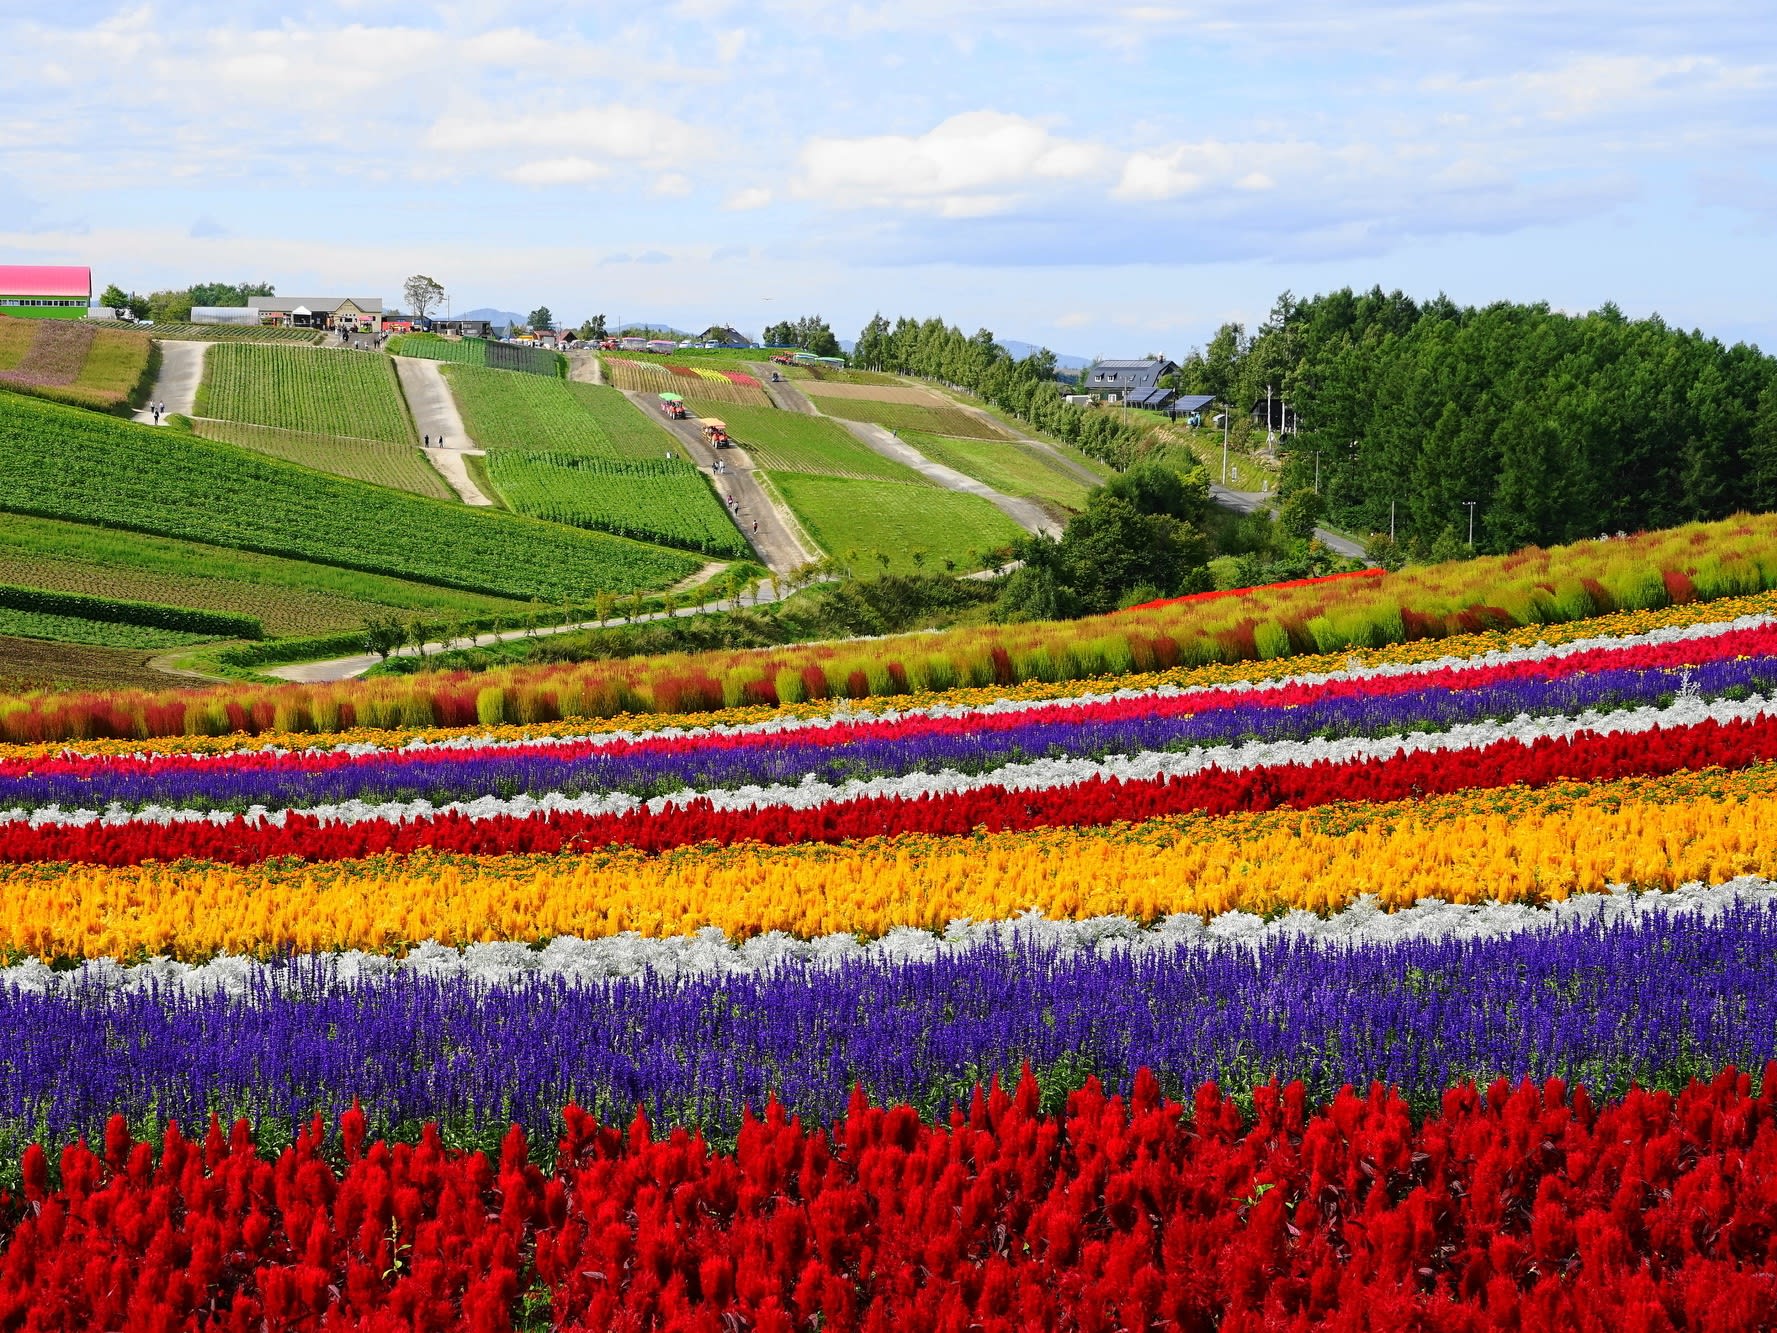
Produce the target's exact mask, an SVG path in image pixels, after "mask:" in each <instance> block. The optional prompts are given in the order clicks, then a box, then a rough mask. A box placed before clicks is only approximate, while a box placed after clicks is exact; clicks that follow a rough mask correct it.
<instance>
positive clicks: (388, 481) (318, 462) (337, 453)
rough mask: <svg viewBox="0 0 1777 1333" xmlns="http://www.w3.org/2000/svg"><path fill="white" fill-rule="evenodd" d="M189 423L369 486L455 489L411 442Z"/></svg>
mask: <svg viewBox="0 0 1777 1333" xmlns="http://www.w3.org/2000/svg"><path fill="white" fill-rule="evenodd" d="M191 428H192V429H193V430H194V431H196V432H197V433H198V434H199V435H201V436H203V437H204V438H205V439H206V440H221V441H222V442H223V443H225V444H234V445H239V446H240V447H241V448H242V449H251V450H252V451H253V452H254V453H257V454H265V455H267V456H269V457H271V458H281V459H283V460H284V461H285V462H286V463H300V464H301V465H302V466H303V467H312V468H314V469H315V470H316V471H317V472H331V473H333V475H334V476H336V477H351V478H352V479H354V480H356V481H367V482H369V483H370V484H371V485H373V486H389V487H392V488H393V489H395V490H398V491H411V492H412V493H413V494H415V495H427V496H430V497H431V498H432V499H434V500H453V499H455V498H456V492H454V491H453V490H451V488H450V487H449V486H448V485H447V484H446V483H445V480H444V478H443V477H441V476H439V475H438V470H437V469H436V468H434V467H433V466H432V465H431V464H430V463H428V462H427V461H426V456H425V454H423V453H421V452H420V451H419V450H418V449H416V448H415V447H414V446H413V445H411V444H390V443H388V442H387V441H386V440H352V439H347V438H346V437H344V436H342V435H310V434H308V433H306V432H304V431H299V430H281V429H279V428H278V427H276V426H254V425H251V424H249V423H247V422H245V421H218V420H217V419H215V418H214V417H195V418H193V419H192V423H191Z"/></svg>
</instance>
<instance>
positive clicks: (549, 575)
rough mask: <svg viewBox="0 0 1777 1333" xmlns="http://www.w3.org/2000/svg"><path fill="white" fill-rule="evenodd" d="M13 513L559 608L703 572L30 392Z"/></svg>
mask: <svg viewBox="0 0 1777 1333" xmlns="http://www.w3.org/2000/svg"><path fill="white" fill-rule="evenodd" d="M214 350H217V351H223V350H236V349H232V348H217V349H214ZM241 350H255V351H256V350H261V349H258V348H253V349H241ZM265 350H280V349H265ZM293 354H294V355H299V356H300V355H321V353H304V352H300V351H297V352H295V353H293ZM337 355H339V356H341V357H347V356H353V357H360V358H361V359H362V360H363V361H364V362H365V363H368V364H377V363H381V364H382V365H383V366H384V369H385V370H386V369H387V363H386V362H382V360H381V358H372V357H370V356H369V355H368V354H364V353H345V352H342V353H339V354H337ZM0 509H7V510H11V511H13V512H15V513H24V514H35V515H39V516H42V517H45V518H58V519H67V520H71V521H74V522H79V523H88V524H95V525H98V526H102V527H111V528H122V529H130V530H134V531H138V532H149V533H155V534H158V535H162V536H167V537H178V538H183V539H186V540H191V541H199V542H207V543H211V544H213V545H217V546H227V547H238V548H241V549H244V550H250V551H260V552H264V553H267V554H271V555H280V556H287V557H292V558H295V559H299V560H310V561H315V562H318V563H321V564H328V565H336V566H339V567H342V568H346V569H357V570H364V571H367V572H370V573H376V574H388V575H393V576H396V577H400V578H407V579H415V580H419V581H422V582H427V583H435V584H441V585H444V586H447V587H456V588H463V589H468V590H471V591H476V592H485V593H493V594H496V595H500V596H507V597H516V598H520V599H526V598H530V597H541V598H544V599H546V600H549V601H551V602H559V601H560V600H561V599H563V598H570V597H571V598H576V599H583V598H586V597H590V596H592V595H593V594H595V593H599V592H613V593H624V592H629V591H632V590H635V589H646V588H658V587H664V586H666V585H668V584H670V583H673V582H675V581H676V580H678V579H681V578H684V577H685V576H687V575H689V574H691V573H693V572H695V571H696V570H697V568H698V567H699V564H700V562H699V561H698V560H697V559H696V558H695V557H693V556H690V555H686V554H683V553H681V552H676V551H668V550H664V549H662V548H660V547H655V546H646V545H643V544H641V543H639V542H631V541H625V540H623V539H621V538H617V537H610V536H606V535H604V534H602V533H594V532H584V531H580V530H578V529H574V528H564V527H559V526H556V525H554V524H548V523H541V522H537V521H536V520H533V519H528V518H522V517H518V516H516V515H511V514H505V513H498V512H491V511H477V510H471V509H468V508H465V507H462V506H457V505H451V504H446V503H443V502H441V501H435V500H428V499H424V498H422V497H419V496H412V495H407V494H405V493H403V492H401V491H394V490H388V489H384V488H382V487H377V486H369V485H366V484H364V483H362V482H355V481H349V480H345V479H343V478H338V477H332V476H327V475H325V474H322V473H319V472H313V471H310V470H309V469H307V468H303V467H298V466H295V465H292V464H288V463H282V462H279V461H276V460H273V459H270V458H264V457H261V456H259V455H257V454H252V453H248V452H245V451H243V450H240V449H237V448H234V447H232V446H229V445H226V444H220V443H216V442H212V441H209V440H204V439H200V438H198V437H196V436H192V435H186V434H183V433H182V432H178V431H173V430H167V429H155V428H153V427H146V426H137V425H135V424H133V423H130V422H124V421H118V420H116V419H114V418H110V417H104V416H99V415H97V414H94V413H89V412H80V411H77V410H74V409H71V408H64V407H58V406H55V405H53V404H45V403H37V402H34V401H31V400H29V399H24V398H9V399H7V400H6V401H5V403H4V408H3V410H0Z"/></svg>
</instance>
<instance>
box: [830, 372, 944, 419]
mask: <svg viewBox="0 0 1777 1333" xmlns="http://www.w3.org/2000/svg"><path fill="white" fill-rule="evenodd" d="M796 387H797V388H799V389H801V390H802V392H803V393H805V394H807V395H808V396H809V397H810V398H812V399H814V400H815V401H816V402H817V403H821V402H826V401H827V400H828V399H832V398H847V399H854V400H855V399H863V400H865V401H868V402H873V403H910V404H912V405H913V406H915V407H934V408H939V407H950V406H952V404H951V402H950V401H949V400H948V399H946V398H944V397H943V396H942V395H940V394H936V393H933V392H932V391H931V390H930V389H926V388H921V387H920V386H919V385H916V384H837V383H828V382H826V381H822V380H804V381H802V383H800V384H799V385H797V386H796ZM835 415H837V414H835Z"/></svg>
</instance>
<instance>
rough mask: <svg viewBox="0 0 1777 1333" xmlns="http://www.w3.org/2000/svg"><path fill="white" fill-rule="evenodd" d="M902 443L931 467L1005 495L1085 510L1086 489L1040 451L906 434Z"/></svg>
mask: <svg viewBox="0 0 1777 1333" xmlns="http://www.w3.org/2000/svg"><path fill="white" fill-rule="evenodd" d="M901 438H902V439H904V440H906V441H907V443H908V444H910V445H912V446H913V447H914V448H915V449H917V450H919V451H920V453H922V454H924V455H925V456H926V457H927V458H929V459H931V460H932V461H933V462H934V463H942V464H943V465H944V466H945V467H948V468H953V469H955V470H956V471H958V472H960V473H962V474H963V475H964V476H965V477H973V478H975V480H976V481H980V482H984V483H986V484H987V485H989V486H991V487H993V488H994V489H995V490H996V491H1000V492H1001V493H1003V494H1005V495H1016V496H1022V497H1025V498H1028V499H1032V500H1046V501H1049V502H1050V503H1052V504H1054V505H1057V506H1059V507H1060V508H1062V509H1069V510H1076V511H1077V510H1080V509H1084V508H1085V507H1086V495H1087V491H1088V487H1087V485H1086V483H1085V482H1083V481H1081V480H1080V478H1079V477H1077V476H1075V475H1074V474H1073V473H1072V472H1070V471H1069V470H1068V469H1067V468H1065V467H1063V466H1062V465H1061V464H1059V463H1057V462H1056V461H1055V460H1054V459H1052V458H1049V457H1046V456H1045V455H1044V454H1042V453H1041V452H1040V451H1038V450H1035V449H1032V448H1030V447H1029V446H1028V445H1023V444H1019V443H1017V442H1016V441H1013V440H1006V441H1001V442H994V441H988V440H958V439H950V438H946V437H943V436H938V435H925V434H921V433H919V432H917V431H907V432H904V433H903V434H902V437H901Z"/></svg>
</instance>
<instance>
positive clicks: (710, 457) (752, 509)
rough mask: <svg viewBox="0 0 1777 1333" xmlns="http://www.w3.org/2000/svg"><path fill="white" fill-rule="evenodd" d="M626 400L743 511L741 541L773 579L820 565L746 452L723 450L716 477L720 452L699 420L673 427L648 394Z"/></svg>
mask: <svg viewBox="0 0 1777 1333" xmlns="http://www.w3.org/2000/svg"><path fill="white" fill-rule="evenodd" d="M623 396H624V397H625V398H627V399H629V401H630V402H632V403H634V404H635V405H636V407H637V408H638V409H639V410H640V411H642V412H645V413H646V414H647V415H648V416H650V417H653V418H654V420H656V421H658V422H659V423H660V424H661V425H663V426H665V427H666V428H667V430H669V431H671V432H672V434H673V437H674V438H675V439H676V440H678V442H679V444H680V445H681V446H682V447H683V448H684V450H685V457H687V458H689V459H690V460H691V461H692V462H693V463H695V464H697V468H698V471H700V472H702V473H703V474H704V475H705V476H706V477H708V478H709V479H710V484H711V485H713V486H714V487H715V488H716V494H717V495H719V496H723V497H726V496H729V495H732V496H733V497H734V498H735V500H736V502H737V503H738V505H739V508H738V509H737V510H735V522H736V525H737V526H738V527H739V528H740V530H741V535H743V536H744V537H745V538H746V539H747V540H748V541H749V542H751V543H752V544H753V550H754V551H755V552H756V553H757V554H758V556H759V559H760V561H761V562H762V563H763V564H764V566H765V567H766V568H767V569H769V570H770V571H771V572H772V573H774V574H787V573H789V572H790V571H791V570H792V569H800V568H801V567H802V566H803V565H806V564H810V563H811V562H813V561H815V560H818V559H820V554H821V553H820V552H819V551H818V550H811V549H810V547H809V545H808V544H806V543H805V542H804V541H803V540H802V536H801V533H800V531H799V530H798V528H797V525H796V520H795V518H794V517H792V516H791V515H790V514H788V513H786V512H784V511H782V510H780V509H779V508H778V507H777V505H776V504H775V503H773V501H772V499H771V496H770V495H769V494H768V493H767V492H766V490H765V488H764V487H763V486H761V485H760V484H759V479H758V478H757V477H755V476H753V460H752V458H751V457H749V456H748V454H747V452H746V450H744V449H723V450H720V451H719V456H720V458H721V461H722V471H721V472H720V473H717V471H716V460H717V457H718V451H717V450H716V449H714V448H712V447H711V446H710V444H709V442H708V441H707V440H705V439H704V437H703V430H702V428H701V427H699V426H698V424H697V422H696V421H695V420H689V419H688V420H685V421H674V420H673V419H672V418H670V417H666V416H663V415H661V411H660V402H659V400H658V399H655V398H651V397H650V396H649V395H647V394H644V393H641V392H638V391H635V390H630V389H625V390H624V391H623ZM755 522H757V523H758V525H759V530H758V531H757V532H754V531H753V524H754V523H755Z"/></svg>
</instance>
